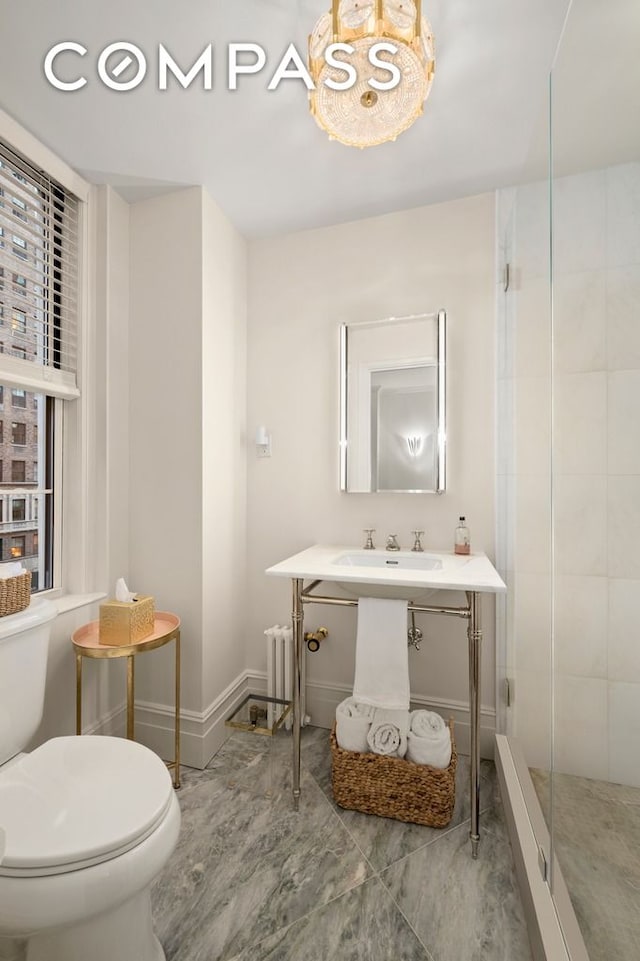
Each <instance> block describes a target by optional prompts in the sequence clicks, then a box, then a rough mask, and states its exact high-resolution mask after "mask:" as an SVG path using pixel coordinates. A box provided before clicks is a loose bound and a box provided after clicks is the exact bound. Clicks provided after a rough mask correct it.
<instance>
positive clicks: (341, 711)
mask: <svg viewBox="0 0 640 961" xmlns="http://www.w3.org/2000/svg"><path fill="white" fill-rule="evenodd" d="M374 711H375V708H373V707H371V705H370V704H362V703H360V701H357V700H356V698H355V697H348V698H347V699H346V700H344V701H342V702H341V703H340V704H338V706H337V708H336V741H337V742H338V745H339V746H340V747H341V748H342V749H343V750H345V751H358V753H359V754H367V753H368V751H369V745H368V744H367V734H368V733H369V728H370V727H371V719H372V718H373V713H374Z"/></svg>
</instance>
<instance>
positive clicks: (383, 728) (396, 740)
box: [367, 707, 409, 757]
mask: <svg viewBox="0 0 640 961" xmlns="http://www.w3.org/2000/svg"><path fill="white" fill-rule="evenodd" d="M408 732H409V712H408V711H389V710H387V709H385V708H381V707H377V708H376V709H375V712H374V715H373V721H372V722H371V729H370V730H369V734H368V735H367V741H368V743H369V747H370V748H371V750H372V751H373V753H374V754H384V755H385V756H386V757H404V756H405V754H406V753H407V734H408Z"/></svg>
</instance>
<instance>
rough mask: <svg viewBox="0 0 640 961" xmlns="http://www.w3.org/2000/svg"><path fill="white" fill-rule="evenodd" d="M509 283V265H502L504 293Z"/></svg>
mask: <svg viewBox="0 0 640 961" xmlns="http://www.w3.org/2000/svg"><path fill="white" fill-rule="evenodd" d="M510 283H511V264H505V265H504V292H505V294H506V292H507V291H508V290H509V284H510Z"/></svg>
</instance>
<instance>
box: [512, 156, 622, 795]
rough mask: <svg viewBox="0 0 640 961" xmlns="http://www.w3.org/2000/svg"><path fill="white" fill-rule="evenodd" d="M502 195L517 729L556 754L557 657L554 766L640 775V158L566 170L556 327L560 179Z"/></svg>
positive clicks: (545, 757)
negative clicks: (507, 256)
mask: <svg viewBox="0 0 640 961" xmlns="http://www.w3.org/2000/svg"><path fill="white" fill-rule="evenodd" d="M500 206H501V207H502V208H503V210H504V209H508V208H511V209H512V211H513V213H512V219H511V221H510V223H511V226H512V232H511V243H512V244H513V249H512V251H511V253H512V257H513V266H512V276H513V277H514V284H513V287H512V289H511V291H510V293H509V294H507V295H506V297H505V303H508V300H509V298H512V302H511V305H510V306H507V307H503V314H504V321H503V322H502V323H501V322H500V317H499V341H500V349H501V351H502V356H503V365H502V368H501V367H500V366H499V368H498V371H499V374H502V377H501V381H502V383H499V385H498V387H499V398H500V401H499V411H498V418H499V422H500V424H501V432H500V438H501V440H500V445H501V450H499V462H498V470H499V473H500V471H502V475H501V476H499V478H498V490H499V492H500V491H502V492H503V493H504V494H505V499H506V506H504V509H500V510H499V518H501V519H502V525H501V526H502V529H501V530H500V531H499V541H500V542H501V545H502V552H501V556H502V559H503V569H504V572H505V574H506V576H507V577H508V580H509V589H510V594H509V599H508V602H507V605H506V611H505V618H504V627H505V636H506V642H505V644H506V646H505V653H504V656H503V658H502V660H503V663H504V666H505V671H506V673H507V675H508V676H509V675H510V676H511V677H512V678H514V679H515V684H514V694H515V697H514V701H513V704H512V707H511V708H510V709H508V710H507V711H506V715H507V718H506V727H507V729H508V730H510V731H511V732H512V733H514V734H516V735H517V736H518V737H519V738H520V739H521V741H522V742H523V745H524V748H525V754H526V757H527V760H528V763H529V764H530V765H531V766H536V767H548V766H549V761H550V753H549V746H550V731H551V726H550V722H551V705H550V698H551V683H550V681H551V676H550V675H551V667H552V662H553V675H554V695H553V700H554V708H555V730H554V769H555V770H556V771H559V772H564V773H570V774H577V775H580V776H584V777H593V778H602V779H608V780H612V781H616V782H621V783H624V784H631V785H635V786H640V757H639V752H638V750H637V744H638V743H639V742H640V630H639V627H638V624H639V621H638V618H637V616H635V615H636V611H635V603H634V602H636V601H637V599H638V598H640V164H639V163H629V164H624V165H620V166H616V167H611V168H608V169H606V170H598V171H591V172H588V173H583V174H579V175H575V176H570V177H564V178H561V179H558V180H556V181H555V183H554V185H553V219H554V223H553V237H554V278H553V338H552V337H551V326H550V309H549V281H548V271H547V264H548V188H547V185H546V184H533V185H528V186H525V187H523V188H518V189H517V190H512V191H508V192H505V194H504V196H501V197H500ZM503 221H504V222H505V230H506V228H507V226H508V224H507V223H506V220H505V217H504V215H503ZM506 232H507V234H508V231H506ZM514 268H515V269H514ZM552 341H553V342H552ZM552 371H553V377H552ZM551 388H553V390H552V389H551ZM552 393H553V414H552V409H551V398H552ZM552 416H553V451H552V445H551V422H552V421H551V418H552ZM551 488H552V496H551ZM509 494H510V496H509ZM552 502H553V521H552V519H551V503H552ZM499 523H500V520H499ZM552 529H553V540H552V537H551V532H552ZM509 544H510V545H511V547H510V548H509ZM552 548H553V556H552ZM552 569H553V571H554V578H553V581H554V605H553V606H554V611H553V633H554V642H553V653H552V644H551V640H550V637H551V618H552V613H551V608H552V605H551V577H550V571H551V570H552Z"/></svg>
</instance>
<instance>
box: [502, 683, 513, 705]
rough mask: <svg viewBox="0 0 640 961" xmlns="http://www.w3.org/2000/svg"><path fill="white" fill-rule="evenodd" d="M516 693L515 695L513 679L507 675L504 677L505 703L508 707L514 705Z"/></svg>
mask: <svg viewBox="0 0 640 961" xmlns="http://www.w3.org/2000/svg"><path fill="white" fill-rule="evenodd" d="M514 695H515V690H514V684H513V681H512V680H511V678H509V677H505V679H504V703H505V704H506V705H507V707H511V706H512V705H513V702H514V699H515V698H514Z"/></svg>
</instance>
